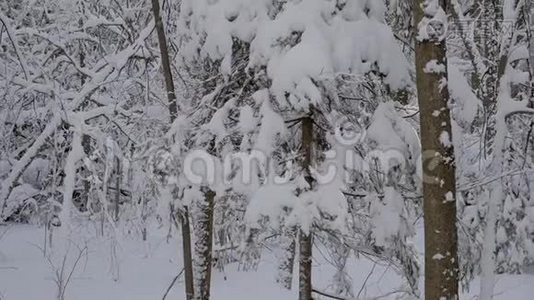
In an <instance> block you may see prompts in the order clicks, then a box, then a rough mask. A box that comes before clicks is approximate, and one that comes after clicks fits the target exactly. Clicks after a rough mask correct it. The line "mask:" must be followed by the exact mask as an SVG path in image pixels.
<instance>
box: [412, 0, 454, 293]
mask: <svg viewBox="0 0 534 300" xmlns="http://www.w3.org/2000/svg"><path fill="white" fill-rule="evenodd" d="M424 2H425V1H423V0H417V1H416V4H415V5H414V10H415V11H414V13H415V22H416V24H419V26H421V25H422V24H425V22H424V21H425V19H426V21H428V20H429V19H432V16H429V15H424V12H423V3H424ZM439 4H440V5H441V7H442V8H443V9H444V10H445V11H446V9H447V7H448V6H449V1H448V0H439ZM422 21H423V22H422ZM423 26H426V25H423ZM429 26H432V21H431V22H430V23H428V26H426V27H427V28H424V29H435V28H428V27H429ZM436 28H437V27H436ZM415 56H416V59H415V60H416V72H417V94H418V99H419V111H420V123H421V144H422V153H423V156H422V159H423V172H424V173H423V181H424V182H423V197H424V221H425V299H427V300H441V299H458V257H457V248H458V246H457V243H458V241H457V229H456V182H455V158H454V151H453V150H454V148H453V145H452V143H451V141H452V132H451V119H450V112H449V108H448V102H449V92H448V89H447V85H446V83H447V58H446V45H445V38H444V37H443V36H441V37H439V36H436V37H434V38H433V37H432V36H429V38H428V39H423V40H420V39H419V38H418V39H416V47H415ZM436 64H438V65H439V68H433V67H432V66H433V65H434V66H435V65H436Z"/></svg>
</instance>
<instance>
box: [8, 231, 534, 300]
mask: <svg viewBox="0 0 534 300" xmlns="http://www.w3.org/2000/svg"><path fill="white" fill-rule="evenodd" d="M0 229H1V230H0V233H3V232H5V234H3V236H2V237H1V239H0V299H1V300H54V299H58V296H57V295H58V291H59V289H58V282H60V281H62V283H61V284H60V285H61V286H63V287H65V288H64V290H65V292H64V300H94V299H99V300H108V299H109V300H117V299H119V300H121V299H128V300H158V299H163V296H164V295H165V293H166V291H167V289H168V287H169V286H170V285H171V282H172V281H173V279H174V278H175V277H176V275H177V274H178V273H179V272H180V270H181V269H182V256H181V253H180V250H179V249H180V247H179V245H181V243H180V241H178V240H176V239H175V238H171V239H169V240H167V232H166V231H165V230H162V229H161V230H152V231H151V234H150V235H149V239H148V241H147V242H145V243H144V242H141V241H139V240H138V239H137V238H136V239H133V238H132V239H128V238H119V239H115V238H111V237H107V238H97V237H94V238H91V239H87V238H86V237H87V236H94V235H87V234H88V233H89V232H88V231H87V230H86V229H84V230H82V229H77V230H75V231H74V232H75V233H74V234H71V235H70V236H69V238H68V239H66V238H61V237H60V233H56V237H55V238H54V240H53V247H52V250H50V248H49V246H50V245H47V247H48V249H47V250H46V252H47V254H46V255H45V251H44V250H45V243H44V240H45V231H44V229H43V228H38V227H34V226H29V225H16V226H2V227H0ZM6 230H7V232H6ZM126 236H127V235H126ZM272 251H275V250H271V251H265V253H264V255H263V256H262V258H261V261H260V263H259V264H258V268H257V270H256V271H248V272H243V271H239V270H238V265H237V264H230V265H228V266H227V267H226V268H225V269H224V271H221V270H217V269H214V274H213V280H212V299H214V300H229V299H232V300H248V299H255V300H264V299H265V300H272V299H278V300H286V299H287V300H289V299H292V300H293V299H296V298H297V292H296V289H294V290H293V291H291V292H289V291H285V290H283V289H282V288H280V287H279V286H278V285H277V284H276V282H275V274H276V265H275V263H274V261H275V259H274V257H273V253H272ZM314 259H315V261H314V287H315V288H317V289H320V290H323V291H329V292H331V282H332V276H333V274H334V270H333V268H332V267H331V266H330V265H329V264H328V262H327V261H328V254H326V253H323V252H322V251H321V249H320V248H316V249H315V255H314ZM76 260H78V262H77V263H76ZM62 266H63V267H62ZM348 269H349V270H350V271H349V273H350V274H349V276H350V278H351V280H352V281H353V284H352V285H353V289H354V293H355V295H356V294H359V296H358V297H357V299H395V297H397V296H399V293H395V291H398V289H399V285H400V283H399V281H400V279H399V278H400V277H399V276H398V275H397V274H396V273H395V272H394V271H393V270H392V269H391V268H390V267H388V266H386V265H381V264H375V263H374V262H372V261H371V260H369V259H366V258H364V257H360V258H359V259H358V260H356V259H352V260H351V261H350V267H349V268H348ZM62 270H63V271H62ZM71 272H72V275H70V274H71ZM69 276H70V279H69ZM60 277H63V279H62V280H58V279H59V278H60ZM421 279H422V278H421ZM364 283H365V284H364ZM532 283H534V276H531V275H517V276H511V275H507V276H500V277H498V281H497V285H496V288H495V295H496V297H495V299H532V295H533V294H534V284H532ZM294 286H296V282H295V283H294ZM362 286H363V287H362ZM471 290H472V291H473V295H472V294H464V295H463V297H462V299H476V296H474V291H476V290H477V284H476V282H475V283H474V284H473V286H472V288H471ZM184 298H185V296H184V288H183V278H182V277H181V276H180V277H179V279H178V280H177V281H176V283H175V284H174V285H173V286H172V288H171V289H170V290H169V292H168V294H167V296H166V299H184ZM317 299H323V298H319V297H318V298H317ZM324 299H327V298H324Z"/></svg>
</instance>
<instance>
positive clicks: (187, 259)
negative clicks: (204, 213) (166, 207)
mask: <svg viewBox="0 0 534 300" xmlns="http://www.w3.org/2000/svg"><path fill="white" fill-rule="evenodd" d="M152 12H153V13H154V20H155V23H156V25H155V26H156V31H157V33H158V43H159V50H160V53H161V64H162V68H163V76H164V77H165V89H166V91H167V99H168V101H169V115H170V118H171V123H173V122H174V121H175V120H176V117H177V115H178V106H177V103H176V93H175V89H174V82H173V77H172V71H171V65H170V60H169V49H168V47H167V39H166V37H165V29H164V28H163V21H162V18H161V14H160V7H159V1H158V0H152ZM178 219H179V220H180V223H181V227H182V248H183V256H184V274H185V294H186V299H187V300H191V299H193V297H194V287H193V259H192V254H191V229H190V225H189V211H188V208H187V207H183V208H182V211H181V212H179V213H178Z"/></svg>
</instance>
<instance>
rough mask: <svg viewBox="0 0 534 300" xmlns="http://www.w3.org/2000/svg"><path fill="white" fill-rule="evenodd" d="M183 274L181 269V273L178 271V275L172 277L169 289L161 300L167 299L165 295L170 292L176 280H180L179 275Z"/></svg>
mask: <svg viewBox="0 0 534 300" xmlns="http://www.w3.org/2000/svg"><path fill="white" fill-rule="evenodd" d="M183 272H184V269H183V268H182V271H180V273H178V275H176V276H175V277H174V279H173V280H172V282H171V284H170V285H169V287H168V288H167V290H166V291H165V294H164V295H163V298H161V300H165V298H166V297H167V294H169V292H170V291H171V289H172V287H173V286H174V284H175V283H176V281H177V280H178V278H180V275H182V273H183Z"/></svg>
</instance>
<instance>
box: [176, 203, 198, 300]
mask: <svg viewBox="0 0 534 300" xmlns="http://www.w3.org/2000/svg"><path fill="white" fill-rule="evenodd" d="M178 217H179V219H180V224H181V225H182V248H183V251H184V272H185V273H184V276H185V295H186V299H187V300H192V299H193V297H194V288H193V260H192V255H191V232H190V225H189V209H188V208H187V206H185V207H184V208H183V210H182V211H181V212H178Z"/></svg>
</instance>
